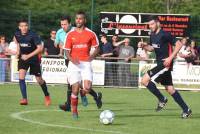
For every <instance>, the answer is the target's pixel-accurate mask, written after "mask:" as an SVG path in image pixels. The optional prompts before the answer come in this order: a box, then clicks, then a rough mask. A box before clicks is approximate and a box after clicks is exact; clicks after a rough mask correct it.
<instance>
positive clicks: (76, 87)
mask: <svg viewBox="0 0 200 134" xmlns="http://www.w3.org/2000/svg"><path fill="white" fill-rule="evenodd" d="M79 88H80V84H79V82H76V83H74V84H73V85H72V94H71V109H72V116H73V118H74V119H77V118H78V93H79Z"/></svg>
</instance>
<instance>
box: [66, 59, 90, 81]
mask: <svg viewBox="0 0 200 134" xmlns="http://www.w3.org/2000/svg"><path fill="white" fill-rule="evenodd" d="M92 73H93V71H92V65H91V62H83V61H80V64H78V65H75V64H73V63H72V62H71V61H70V62H69V65H68V69H67V78H68V82H69V84H70V85H73V84H75V83H77V82H81V81H84V80H89V81H91V82H92V79H93V76H92Z"/></svg>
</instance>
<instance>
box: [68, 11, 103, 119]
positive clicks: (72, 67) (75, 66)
mask: <svg viewBox="0 0 200 134" xmlns="http://www.w3.org/2000/svg"><path fill="white" fill-rule="evenodd" d="M75 23H76V28H75V29H74V30H72V31H70V32H69V33H68V34H67V36H66V42H65V46H64V49H66V50H67V51H66V54H67V58H68V59H69V65H68V81H69V83H70V85H72V95H71V107H72V115H73V118H75V119H76V118H78V110H77V107H78V93H79V89H80V88H81V87H82V88H83V90H82V93H89V92H90V90H91V86H92V66H91V61H92V60H93V59H94V58H95V56H96V55H97V53H98V50H99V49H98V46H99V41H98V39H97V36H96V34H95V33H94V32H93V31H91V30H89V29H88V28H87V27H85V23H86V15H85V13H84V12H77V13H76V18H75ZM91 47H93V48H94V52H93V53H92V54H91V55H90V49H91ZM81 82H82V84H81Z"/></svg>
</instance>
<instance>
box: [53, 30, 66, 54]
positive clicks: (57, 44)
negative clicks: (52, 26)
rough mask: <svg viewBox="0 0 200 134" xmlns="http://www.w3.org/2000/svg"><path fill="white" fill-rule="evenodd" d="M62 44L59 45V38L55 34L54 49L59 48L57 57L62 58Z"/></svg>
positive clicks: (57, 33) (57, 34)
mask: <svg viewBox="0 0 200 134" xmlns="http://www.w3.org/2000/svg"><path fill="white" fill-rule="evenodd" d="M63 44H64V43H61V39H60V37H59V32H56V39H55V43H54V46H55V48H60V52H59V55H60V56H62V55H63V51H64V50H63Z"/></svg>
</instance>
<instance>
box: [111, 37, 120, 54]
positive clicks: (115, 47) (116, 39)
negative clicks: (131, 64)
mask: <svg viewBox="0 0 200 134" xmlns="http://www.w3.org/2000/svg"><path fill="white" fill-rule="evenodd" d="M118 40H119V37H118V35H113V36H112V46H113V57H118V56H119V46H115V44H116V43H117V42H118Z"/></svg>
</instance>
